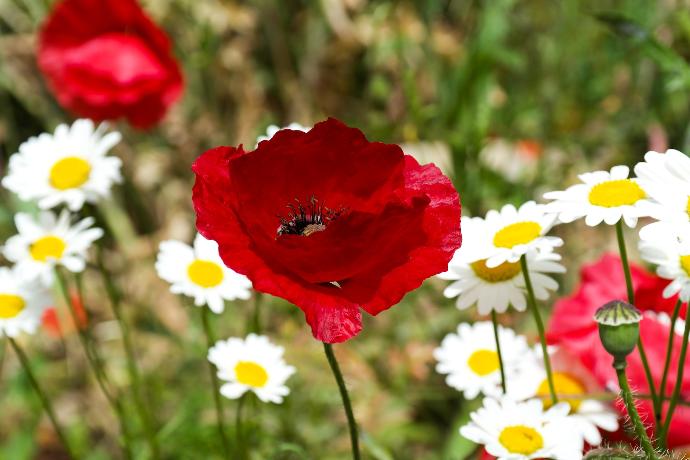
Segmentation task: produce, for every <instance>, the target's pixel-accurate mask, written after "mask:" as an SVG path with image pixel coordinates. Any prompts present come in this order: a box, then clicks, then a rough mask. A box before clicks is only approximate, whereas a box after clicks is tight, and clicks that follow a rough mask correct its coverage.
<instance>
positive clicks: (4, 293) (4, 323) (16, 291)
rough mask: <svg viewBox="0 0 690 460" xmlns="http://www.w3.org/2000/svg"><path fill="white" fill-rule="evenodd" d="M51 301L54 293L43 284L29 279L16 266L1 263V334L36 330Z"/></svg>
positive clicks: (13, 334)
mask: <svg viewBox="0 0 690 460" xmlns="http://www.w3.org/2000/svg"><path fill="white" fill-rule="evenodd" d="M50 304H51V299H50V295H49V294H48V291H47V290H46V289H45V288H44V287H43V286H42V285H40V284H38V283H36V282H29V281H27V280H26V279H25V278H23V277H22V276H20V275H19V274H18V273H17V270H16V268H13V269H10V268H7V267H0V336H1V335H3V334H4V335H7V336H8V337H16V336H18V335H19V333H20V332H26V333H29V334H33V333H34V332H36V328H37V327H38V325H39V324H40V323H41V317H42V316H43V312H44V311H45V310H46V308H48V307H49V306H50Z"/></svg>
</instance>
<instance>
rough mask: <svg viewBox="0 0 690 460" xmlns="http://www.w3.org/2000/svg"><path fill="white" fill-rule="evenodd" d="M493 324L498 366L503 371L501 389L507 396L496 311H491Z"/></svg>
mask: <svg viewBox="0 0 690 460" xmlns="http://www.w3.org/2000/svg"><path fill="white" fill-rule="evenodd" d="M491 323H492V324H493V326H494V340H495V341H496V353H497V354H498V366H499V368H500V370H501V388H502V389H503V394H506V373H505V370H504V369H503V355H502V354H501V342H500V340H499V339H498V318H497V317H496V310H491Z"/></svg>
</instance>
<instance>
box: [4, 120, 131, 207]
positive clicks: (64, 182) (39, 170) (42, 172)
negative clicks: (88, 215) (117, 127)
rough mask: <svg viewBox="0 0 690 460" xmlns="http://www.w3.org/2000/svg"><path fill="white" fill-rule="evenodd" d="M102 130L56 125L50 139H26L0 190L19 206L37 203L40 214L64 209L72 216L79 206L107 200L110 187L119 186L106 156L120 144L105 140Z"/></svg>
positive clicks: (113, 136)
mask: <svg viewBox="0 0 690 460" xmlns="http://www.w3.org/2000/svg"><path fill="white" fill-rule="evenodd" d="M106 128H107V126H106V125H105V124H101V125H100V126H98V128H94V124H93V122H92V121H91V120H86V119H81V120H77V121H75V122H74V123H73V124H72V126H67V125H65V124H62V125H59V126H58V127H57V128H56V129H55V133H54V134H52V135H51V134H48V133H43V134H41V135H39V136H38V137H32V138H30V139H29V140H27V141H26V142H24V143H23V144H21V145H20V146H19V152H18V153H16V154H14V155H12V156H11V157H10V164H9V173H8V174H7V176H6V177H5V178H4V179H3V180H2V185H4V186H5V187H6V188H8V189H9V190H11V191H13V192H14V193H16V194H17V195H19V198H21V199H22V200H27V201H34V200H35V201H38V206H39V207H40V208H41V209H50V208H54V207H55V206H57V205H59V204H61V203H65V204H66V205H67V207H69V209H70V210H72V211H78V210H80V209H81V208H82V206H83V205H84V202H89V203H96V202H98V201H99V200H101V199H103V198H107V197H108V196H109V195H110V188H111V187H112V185H113V183H115V182H120V181H121V180H122V178H121V176H120V167H121V164H122V162H121V161H120V159H119V158H117V157H112V156H106V154H107V153H108V150H110V149H111V148H112V147H113V146H114V145H115V144H117V143H118V142H120V138H121V136H120V133H118V132H114V131H113V132H109V133H107V134H106V133H105V130H106Z"/></svg>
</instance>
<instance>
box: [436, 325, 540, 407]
mask: <svg viewBox="0 0 690 460" xmlns="http://www.w3.org/2000/svg"><path fill="white" fill-rule="evenodd" d="M498 337H499V342H500V344H501V355H502V358H503V367H504V370H505V373H506V380H507V381H508V382H510V381H511V379H512V378H513V377H514V376H515V373H516V371H517V369H518V367H519V363H520V360H521V359H522V358H523V355H524V354H525V353H528V352H529V347H528V346H527V341H526V340H525V338H524V337H523V336H519V335H516V334H515V332H514V331H513V330H512V329H508V328H504V327H503V326H499V328H498ZM434 357H435V358H436V360H437V361H438V364H436V371H437V372H438V373H440V374H447V377H446V383H447V384H448V385H449V386H450V387H453V388H455V389H456V390H458V391H462V392H463V393H464V395H465V398H467V399H473V398H475V397H477V395H478V394H479V393H483V394H485V395H489V396H498V395H499V394H501V391H502V390H501V371H500V366H499V360H498V353H497V352H496V340H495V338H494V330H493V325H492V323H491V322H489V321H483V322H478V323H474V324H472V325H470V324H467V323H461V324H460V325H459V326H458V331H457V334H452V333H451V334H448V335H447V336H446V337H445V338H444V339H443V341H442V342H441V346H440V347H439V348H437V349H435V350H434Z"/></svg>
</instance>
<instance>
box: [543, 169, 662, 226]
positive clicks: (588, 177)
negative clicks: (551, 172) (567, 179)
mask: <svg viewBox="0 0 690 460" xmlns="http://www.w3.org/2000/svg"><path fill="white" fill-rule="evenodd" d="M629 172H630V168H628V167H627V166H614V167H613V168H611V171H610V172H607V171H594V172H589V173H585V174H580V176H578V177H579V178H580V180H581V181H582V182H583V183H581V184H576V185H573V186H571V187H569V188H568V189H567V190H563V191H555V192H548V193H545V194H544V198H546V199H549V200H554V201H552V202H551V203H549V204H548V205H547V210H548V211H549V212H553V213H556V214H557V215H558V218H559V219H560V221H561V222H564V223H569V222H573V221H574V220H576V219H579V218H581V217H584V218H585V223H586V224H587V225H589V226H590V227H594V226H596V225H599V224H600V223H602V222H605V223H606V224H608V225H615V224H616V223H618V221H620V220H621V218H622V219H623V221H624V222H625V224H626V225H627V226H628V227H631V228H632V227H635V226H636V225H637V219H638V218H639V217H643V216H647V215H648V212H647V211H645V204H644V203H645V202H646V197H647V194H646V193H645V191H644V190H643V189H642V187H641V186H640V184H639V183H638V181H637V179H628V174H629Z"/></svg>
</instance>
